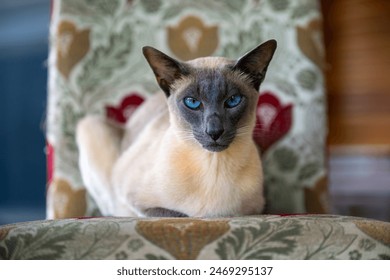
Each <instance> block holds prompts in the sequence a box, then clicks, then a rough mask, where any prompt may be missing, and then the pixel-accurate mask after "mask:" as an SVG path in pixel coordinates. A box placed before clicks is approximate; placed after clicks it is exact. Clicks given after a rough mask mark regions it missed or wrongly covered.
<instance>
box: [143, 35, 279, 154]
mask: <svg viewBox="0 0 390 280" xmlns="http://www.w3.org/2000/svg"><path fill="white" fill-rule="evenodd" d="M275 48H276V42H275V41H268V42H266V43H264V44H263V45H260V46H259V47H257V48H255V49H254V50H253V51H251V52H249V53H247V54H246V55H245V56H243V57H242V58H240V59H238V60H237V61H232V60H228V59H225V58H214V57H208V58H199V59H196V60H193V61H189V62H178V61H176V60H174V59H172V58H170V57H168V56H166V55H165V54H163V53H161V52H159V51H157V50H155V49H153V48H150V47H146V48H144V54H145V56H146V58H147V59H148V62H149V64H150V65H151V67H152V69H153V71H154V73H155V75H156V78H157V81H158V83H159V85H160V87H161V88H162V89H163V90H164V92H165V93H166V95H167V96H168V104H169V108H170V113H171V121H172V122H173V123H174V124H175V126H176V129H177V130H178V136H179V137H182V138H183V139H184V140H195V141H196V142H197V143H199V144H200V145H201V146H202V147H203V148H204V149H206V150H208V151H210V152H220V151H223V150H225V149H227V148H228V147H229V145H230V144H231V143H232V142H233V141H235V140H236V141H239V139H240V138H241V137H251V135H252V131H253V127H254V125H255V110H256V104H257V99H258V90H259V86H260V84H261V82H262V80H263V79H264V76H265V73H266V69H267V66H268V64H269V62H270V60H271V58H272V55H273V53H274V51H275Z"/></svg>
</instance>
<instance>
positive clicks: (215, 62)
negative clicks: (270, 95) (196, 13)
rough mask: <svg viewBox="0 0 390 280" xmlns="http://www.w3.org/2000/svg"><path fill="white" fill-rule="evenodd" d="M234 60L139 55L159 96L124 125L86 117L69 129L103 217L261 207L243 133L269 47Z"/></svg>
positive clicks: (215, 213) (252, 114) (251, 148)
mask: <svg viewBox="0 0 390 280" xmlns="http://www.w3.org/2000/svg"><path fill="white" fill-rule="evenodd" d="M276 46H277V44H276V41H275V40H269V41H267V42H265V43H263V44H260V45H259V46H257V47H256V48H254V49H253V50H251V51H249V52H248V53H246V54H245V55H243V56H242V57H241V58H239V59H238V60H231V59H227V58H222V57H204V58H197V59H194V60H191V61H187V62H181V61H178V60H175V59H173V58H171V57H169V56H168V55H166V54H164V53H162V52H160V51H159V50H157V49H155V48H153V47H144V48H143V54H144V56H145V58H146V60H147V62H148V63H149V65H150V67H151V69H152V70H153V72H154V75H155V77H156V80H157V83H158V85H159V87H160V88H161V89H162V93H158V94H154V95H153V96H152V97H150V98H148V99H147V100H146V101H145V102H144V103H143V104H142V105H141V106H140V107H139V108H138V109H137V110H136V111H135V112H134V113H133V115H132V116H131V118H130V119H129V121H128V122H127V123H126V125H125V127H124V128H120V127H117V126H115V125H112V124H111V123H110V122H109V121H107V120H105V119H103V118H102V117H98V116H86V117H84V118H83V119H81V121H80V122H79V123H78V125H77V128H76V142H77V145H78V149H79V165H80V171H81V175H82V179H83V181H84V184H85V186H86V188H87V190H88V192H89V193H90V194H91V196H92V198H93V199H94V200H95V201H96V203H97V205H98V207H99V209H100V211H101V213H102V214H103V215H110V216H135V217H145V216H175V217H185V216H190V217H226V216H240V215H250V214H260V213H262V211H263V209H264V206H265V199H264V195H263V172H262V165H261V160H260V156H259V152H258V149H257V147H256V145H255V143H254V141H253V139H252V132H253V129H254V126H255V120H256V105H257V101H258V97H259V87H260V84H261V83H262V81H263V80H264V77H265V74H266V71H267V67H268V65H269V63H270V61H271V59H272V57H273V54H274V52H275V50H276Z"/></svg>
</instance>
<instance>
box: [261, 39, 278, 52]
mask: <svg viewBox="0 0 390 280" xmlns="http://www.w3.org/2000/svg"><path fill="white" fill-rule="evenodd" d="M263 45H266V46H269V47H270V48H272V49H273V50H275V49H276V47H277V46H278V42H277V41H276V40H275V39H271V40H268V41H267V42H265V43H263Z"/></svg>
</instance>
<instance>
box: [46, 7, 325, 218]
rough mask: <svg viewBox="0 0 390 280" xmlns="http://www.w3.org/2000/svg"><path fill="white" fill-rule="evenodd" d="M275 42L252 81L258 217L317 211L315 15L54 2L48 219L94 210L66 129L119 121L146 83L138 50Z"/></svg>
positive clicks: (178, 51) (319, 116)
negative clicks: (262, 205)
mask: <svg viewBox="0 0 390 280" xmlns="http://www.w3.org/2000/svg"><path fill="white" fill-rule="evenodd" d="M271 38H273V39H276V40H277V41H278V49H277V52H276V54H275V56H274V59H273V61H272V62H271V65H270V67H269V69H268V73H267V77H266V79H265V81H264V83H263V84H262V87H261V90H260V92H261V95H260V99H259V103H258V111H257V112H258V121H257V129H256V130H255V133H254V138H255V140H256V142H257V143H258V145H259V147H260V148H261V151H262V160H263V165H264V172H265V185H266V196H267V211H268V212H270V213H303V212H315V213H323V212H325V208H326V204H325V203H324V201H325V198H326V170H325V161H326V158H325V145H326V141H325V138H326V133H327V128H326V118H325V115H326V110H325V105H326V103H325V94H324V78H323V73H322V67H323V62H322V61H323V48H322V46H323V45H322V32H321V12H320V6H319V3H318V2H317V1H313V0H299V1H298V0H297V1H288V0H243V1H236V0H226V1H225V0H218V1H217V0H216V1H209V0H197V1H190V0H185V1H184V0H180V1H179V0H169V1H162V0H142V1H137V0H110V1H89V0H59V1H53V11H52V20H51V27H50V57H49V81H48V115H47V143H48V146H47V151H48V173H49V176H48V177H49V182H48V194H47V195H48V197H47V201H48V203H47V206H48V207H47V216H48V218H61V217H72V216H93V215H99V212H98V211H97V209H96V207H95V205H94V202H93V201H92V199H91V198H90V197H89V196H88V194H87V193H86V191H85V189H84V187H83V182H82V180H81V177H80V173H79V169H78V151H77V147H76V145H75V138H74V136H75V135H74V134H75V125H76V123H77V121H78V120H79V119H80V118H81V117H82V116H84V115H86V114H99V115H105V116H107V117H108V118H113V119H115V120H116V121H119V122H124V121H125V120H126V118H127V117H128V116H129V114H130V113H131V111H132V110H134V109H135V108H136V106H138V105H139V104H140V103H141V102H142V101H143V100H144V99H145V98H147V96H148V95H150V94H153V93H154V92H156V91H157V90H158V88H157V84H156V82H155V78H154V76H153V73H152V71H151V70H150V69H149V67H148V65H147V63H146V61H145V59H144V57H143V55H142V52H141V48H142V47H143V46H145V45H151V46H155V47H156V48H158V49H160V50H162V51H164V52H166V53H167V54H169V55H171V56H173V57H176V58H178V59H181V60H188V59H192V58H196V57H200V56H211V55H215V56H226V57H230V58H237V57H239V56H240V55H242V54H243V53H245V52H246V51H248V50H250V49H252V48H253V47H255V46H256V45H258V44H259V43H261V42H263V41H266V40H268V39H271Z"/></svg>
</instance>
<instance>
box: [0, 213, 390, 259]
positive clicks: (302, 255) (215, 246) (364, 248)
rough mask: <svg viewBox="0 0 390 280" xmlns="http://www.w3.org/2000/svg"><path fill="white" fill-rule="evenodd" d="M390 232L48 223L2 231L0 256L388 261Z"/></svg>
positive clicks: (184, 221)
mask: <svg viewBox="0 0 390 280" xmlns="http://www.w3.org/2000/svg"><path fill="white" fill-rule="evenodd" d="M389 232H390V223H387V222H381V221H376V220H369V219H363V218H355V217H345V216H329V215H293V216H279V215H262V216H248V217H235V218H223V219H197V218H167V219H152V218H148V219H139V218H111V217H105V218H83V219H63V220H46V221H34V222H26V223H19V224H11V225H6V226H2V227H0V259H230V260H232V259H233V260H236V259H389V258H390V235H389Z"/></svg>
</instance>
